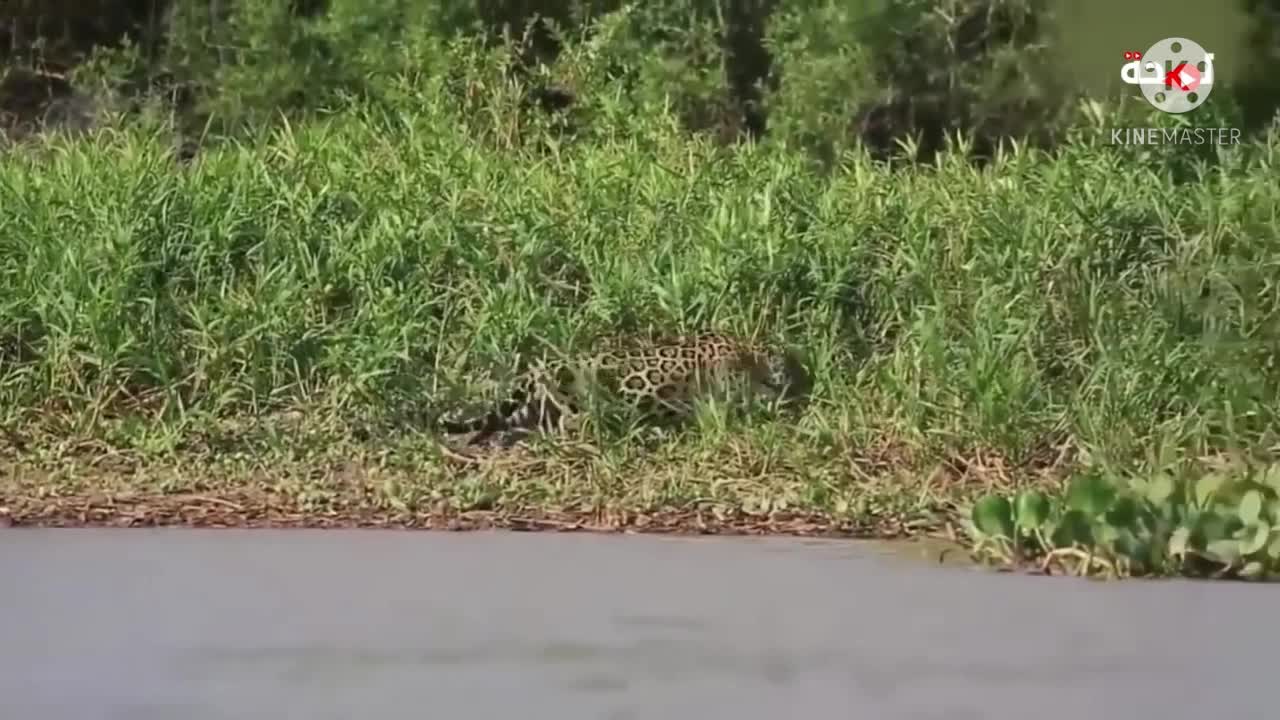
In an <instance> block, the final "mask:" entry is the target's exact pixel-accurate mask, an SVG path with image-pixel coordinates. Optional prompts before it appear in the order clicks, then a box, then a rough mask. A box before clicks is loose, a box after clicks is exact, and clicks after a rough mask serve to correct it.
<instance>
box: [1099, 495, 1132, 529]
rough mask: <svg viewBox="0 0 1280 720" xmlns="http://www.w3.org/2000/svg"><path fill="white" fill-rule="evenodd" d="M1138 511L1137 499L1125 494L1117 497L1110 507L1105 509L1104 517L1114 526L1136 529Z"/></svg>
mask: <svg viewBox="0 0 1280 720" xmlns="http://www.w3.org/2000/svg"><path fill="white" fill-rule="evenodd" d="M1139 512H1140V510H1139V507H1138V501H1137V500H1135V499H1134V498H1132V497H1130V496H1128V495H1125V496H1123V497H1120V498H1118V499H1117V500H1116V502H1115V504H1113V505H1112V506H1111V509H1110V510H1108V511H1107V515H1106V519H1107V522H1108V523H1109V524H1111V525H1112V526H1114V527H1117V528H1124V529H1126V530H1136V529H1137V527H1138V515H1139Z"/></svg>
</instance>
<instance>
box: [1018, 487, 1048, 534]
mask: <svg viewBox="0 0 1280 720" xmlns="http://www.w3.org/2000/svg"><path fill="white" fill-rule="evenodd" d="M1048 520H1049V498H1047V497H1045V496H1044V493H1041V492H1037V491H1035V490H1028V491H1025V492H1022V493H1019V494H1018V500H1017V503H1016V517H1015V521H1016V522H1017V524H1018V527H1019V528H1021V529H1022V530H1024V531H1025V530H1039V529H1040V528H1042V527H1044V524H1045V522H1047V521H1048Z"/></svg>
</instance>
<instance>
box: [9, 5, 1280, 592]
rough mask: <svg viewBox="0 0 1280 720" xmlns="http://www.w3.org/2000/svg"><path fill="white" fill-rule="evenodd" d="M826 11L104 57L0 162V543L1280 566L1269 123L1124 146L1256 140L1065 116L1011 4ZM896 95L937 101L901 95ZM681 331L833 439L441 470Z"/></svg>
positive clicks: (634, 446) (349, 27) (323, 24)
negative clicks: (863, 548)
mask: <svg viewBox="0 0 1280 720" xmlns="http://www.w3.org/2000/svg"><path fill="white" fill-rule="evenodd" d="M843 5H844V3H821V2H812V3H799V4H796V5H795V6H794V7H792V8H790V9H788V11H787V12H785V13H783V12H782V11H777V12H776V13H774V15H772V16H770V17H769V22H768V23H767V24H763V25H761V26H760V27H762V28H764V29H759V28H757V29H754V30H753V28H756V25H753V24H752V23H753V22H756V20H758V18H756V19H753V17H754V16H752V15H751V14H750V13H747V12H746V11H744V10H742V8H748V9H751V8H755V9H756V10H757V11H759V13H765V11H766V10H767V9H768V8H767V7H766V6H767V4H766V3H754V4H752V3H739V4H735V5H733V8H737V9H738V11H739V15H738V16H733V14H732V13H730V14H728V15H726V14H725V13H717V12H715V11H714V6H709V7H708V8H700V7H697V6H696V3H679V4H676V3H654V4H652V5H646V6H645V7H644V9H632V10H630V11H627V10H625V9H624V10H622V11H617V12H612V13H603V14H601V13H597V15H596V16H595V20H593V21H592V22H589V23H585V24H574V23H573V22H570V21H571V20H572V19H573V18H568V17H566V18H564V20H565V22H566V23H567V29H566V30H565V33H564V35H563V37H562V38H561V39H559V40H552V39H549V38H552V37H553V36H552V35H536V34H535V35H536V37H535V40H534V41H531V42H529V43H527V44H520V43H518V42H516V43H504V42H501V41H499V40H495V39H494V38H493V37H492V36H490V35H486V34H484V33H472V34H467V33H459V32H455V30H456V29H457V28H462V27H469V26H468V25H467V23H468V22H470V20H478V21H479V22H480V26H481V27H485V23H488V26H489V27H492V26H493V25H494V24H495V18H496V19H499V20H500V19H501V18H500V17H498V15H500V13H499V14H498V15H493V14H492V13H494V12H497V11H496V10H494V8H492V7H488V6H480V7H481V10H485V11H486V12H490V13H491V14H490V15H489V16H485V15H484V14H483V13H478V14H476V13H473V14H474V15H475V17H470V18H469V17H467V13H468V12H470V10H471V9H472V6H471V5H470V4H458V7H457V8H453V9H452V10H449V12H444V11H441V10H437V9H434V8H436V7H437V6H435V5H433V6H431V7H432V8H433V9H432V10H430V11H426V10H414V9H413V7H414V6H413V5H412V4H409V3H390V2H388V3H381V4H377V3H365V2H354V0H353V1H351V2H344V1H339V0H334V1H333V2H331V3H329V5H328V7H327V9H324V10H323V11H317V12H316V14H314V15H312V16H310V17H300V16H299V13H298V12H297V7H296V6H291V5H290V4H288V3H283V2H280V3H277V2H269V1H268V0H259V1H257V2H252V1H249V0H245V1H244V2H241V3H239V4H237V5H235V6H234V7H233V8H232V9H231V10H228V11H227V14H226V15H225V16H224V17H222V18H221V19H218V20H217V21H216V22H215V23H214V24H213V25H212V26H209V25H208V23H209V22H210V21H209V19H208V14H207V13H205V14H204V15H199V13H196V12H195V11H194V10H193V8H194V9H199V7H203V6H199V7H197V5H196V4H185V5H181V6H180V7H179V10H180V12H178V13H177V14H176V15H175V16H174V18H173V19H172V21H171V23H170V24H169V25H168V28H169V34H168V35H166V36H165V42H164V43H163V44H162V43H158V42H156V41H155V38H154V37H152V38H150V39H149V40H147V42H145V43H140V44H135V45H132V46H126V47H124V48H123V49H120V48H116V49H99V50H98V51H97V53H96V54H95V55H94V57H93V58H92V59H91V60H90V62H88V63H87V64H85V65H82V66H79V68H78V70H77V72H76V73H75V74H74V77H75V78H76V83H77V85H78V87H81V88H88V89H90V90H92V97H93V98H94V103H96V104H97V107H98V109H97V110H96V111H95V112H96V113H97V115H96V120H95V125H96V127H95V129H93V130H91V131H90V132H88V133H87V134H82V135H65V134H56V133H54V134H50V135H48V136H47V137H43V138H38V139H32V140H28V141H26V142H25V143H24V144H23V145H20V146H15V148H14V149H12V150H11V151H9V152H8V153H7V155H6V156H5V159H4V162H3V163H2V164H0V430H2V432H0V458H4V459H5V462H6V463H8V465H7V467H8V470H5V467H6V466H3V465H0V509H2V508H4V507H8V508H10V512H15V511H14V510H13V509H14V508H17V509H19V510H22V511H23V512H29V514H30V515H31V516H32V517H35V518H38V517H39V516H40V513H41V512H46V511H47V509H48V508H49V507H52V506H55V505H57V504H58V503H59V502H63V501H66V502H70V501H69V500H67V498H71V499H73V500H74V501H75V502H87V501H86V500H85V498H86V497H89V496H94V495H101V494H103V493H106V494H108V495H112V496H137V495H139V494H141V495H144V496H154V497H157V498H163V497H165V496H181V497H184V498H189V497H191V496H192V495H197V496H201V497H215V498H220V500H219V501H220V502H224V503H230V504H235V505H239V506H243V505H244V504H245V503H246V502H250V500H246V498H259V497H267V498H270V500H269V502H270V503H274V504H276V505H280V506H287V507H293V508H300V509H301V510H302V511H306V512H313V513H317V514H319V515H326V514H330V515H342V514H353V513H354V514H361V513H363V514H369V513H374V514H376V513H384V514H390V515H393V516H397V515H398V516H409V515H413V514H415V513H424V514H431V513H441V512H443V513H446V514H448V513H455V514H456V513H458V512H464V511H468V510H485V511H490V512H494V513H498V514H506V515H507V516H518V515H525V514H528V513H529V512H533V511H535V510H536V511H541V512H544V513H550V514H557V513H558V515H557V516H563V517H571V518H579V519H581V518H584V517H586V518H594V519H595V520H594V521H595V522H596V523H597V524H618V523H634V522H635V518H636V517H637V516H643V517H650V518H658V519H659V521H660V520H661V518H663V517H678V518H682V520H681V522H686V523H710V524H716V523H719V524H721V525H733V524H743V525H751V524H755V525H762V526H765V525H769V524H770V523H771V522H772V523H774V524H776V525H779V526H788V525H787V523H793V524H794V523H800V522H810V521H813V522H820V523H827V524H835V525H837V526H841V527H844V528H845V529H855V530H861V531H864V532H875V533H880V534H896V533H900V532H903V531H910V530H913V529H939V528H943V527H945V526H947V525H948V524H949V523H952V522H962V521H964V520H967V519H969V518H972V519H973V521H974V523H973V527H968V528H967V530H968V533H969V535H970V536H971V539H973V540H975V541H979V543H978V546H979V550H980V551H982V552H984V553H988V554H989V555H990V556H993V557H1000V558H1006V559H1008V558H1014V557H1029V558H1034V559H1047V560H1049V561H1053V560H1066V561H1071V560H1072V558H1079V557H1085V556H1087V555H1088V553H1090V552H1092V553H1095V556H1096V557H1097V558H1099V559H1098V560H1088V561H1085V562H1084V563H1083V566H1084V567H1086V568H1087V569H1093V570H1098V569H1105V570H1107V571H1114V572H1130V571H1146V572H1182V571H1192V570H1195V571H1201V570H1206V571H1209V572H1213V571H1216V570H1219V569H1221V568H1222V567H1223V563H1226V565H1228V566H1229V569H1230V570H1231V571H1238V570H1244V571H1245V574H1246V575H1249V576H1253V577H1262V576H1266V575H1267V574H1268V573H1269V572H1275V571H1277V570H1280V564H1278V563H1277V558H1278V557H1280V542H1277V538H1280V529H1273V526H1274V525H1276V524H1278V523H1280V500H1278V499H1277V497H1278V495H1277V492H1278V491H1280V487H1278V486H1277V482H1276V471H1275V467H1276V466H1275V465H1273V464H1271V463H1274V462H1275V461H1276V458H1275V453H1276V451H1277V450H1280V441H1278V439H1277V435H1276V431H1277V429H1278V428H1280V425H1278V424H1277V419H1278V415H1280V404H1278V403H1277V398H1280V357H1278V356H1280V314H1278V313H1280V232H1278V227H1280V219H1278V217H1277V210H1278V209H1280V183H1277V182H1276V178H1277V177H1278V176H1280V175H1278V172H1280V134H1278V133H1277V131H1276V129H1275V126H1274V125H1273V126H1270V127H1268V126H1265V125H1256V124H1255V125H1256V128H1255V126H1254V125H1250V126H1249V127H1250V128H1251V132H1250V133H1249V134H1248V135H1247V136H1246V138H1245V141H1244V142H1243V143H1242V144H1241V145H1238V146H1224V147H1210V146H1200V147H1196V148H1174V147H1169V146H1146V147H1132V146H1115V145H1110V144H1109V142H1108V133H1107V132H1105V130H1106V129H1107V128H1109V127H1114V126H1122V125H1125V124H1140V125H1147V126H1166V127H1174V126H1177V125H1178V124H1179V123H1188V122H1190V123H1194V124H1195V125H1203V126H1245V125H1246V123H1245V120H1246V118H1245V115H1247V114H1249V113H1252V112H1255V111H1254V110H1252V109H1250V108H1252V107H1253V105H1250V104H1249V103H1248V102H1245V101H1244V99H1241V98H1235V97H1232V95H1231V94H1230V93H1228V92H1225V91H1224V92H1221V93H1215V95H1214V96H1213V98H1211V100H1210V103H1209V104H1208V105H1206V106H1205V107H1204V108H1201V109H1200V111H1198V112H1197V113H1195V114H1193V117H1191V118H1190V119H1188V118H1178V117H1172V116H1158V115H1157V114H1154V112H1153V111H1151V112H1149V111H1148V110H1147V109H1146V107H1145V106H1143V105H1141V103H1100V102H1097V101H1089V102H1085V101H1081V100H1079V99H1077V98H1075V97H1073V96H1072V95H1071V94H1069V93H1065V92H1062V89H1061V88H1057V89H1053V88H1051V87H1050V86H1047V85H1045V84H1044V83H1046V82H1048V80H1047V78H1046V77H1045V76H1040V75H1037V71H1036V65H1035V63H1033V62H1028V61H1027V60H1026V56H1025V54H1024V55H1023V56H1022V57H1021V60H1020V62H1019V63H1017V64H1016V66H1015V65H1008V64H1006V63H1005V62H1004V60H1002V58H1004V57H1005V56H1006V54H1007V53H1009V52H1019V51H1020V49H1023V48H1026V47H1029V46H1032V45H1034V44H1035V42H1036V41H1037V40H1038V38H1040V37H1041V35H1042V34H1043V33H1044V32H1045V30H1044V28H1043V25H1044V23H1045V22H1046V21H1045V20H1043V19H1037V18H1040V17H1041V16H1040V15H1037V13H1042V11H1039V10H1036V7H1037V6H1034V5H1033V4H1028V3H1012V2H1006V3H994V4H992V5H994V6H996V7H997V9H998V10H999V11H1000V12H999V13H997V14H996V15H993V16H991V17H994V18H995V19H994V20H992V19H990V18H988V20H986V21H984V22H985V23H986V24H985V25H983V26H982V28H980V29H975V28H969V26H967V25H965V22H977V21H973V20H966V18H973V17H986V16H983V15H981V13H978V12H977V11H974V12H973V13H971V14H970V15H967V16H966V15H960V16H954V17H950V19H948V16H947V15H946V14H945V13H942V12H929V8H930V7H932V6H936V5H938V4H937V3H923V2H914V3H905V4H901V5H896V6H892V7H891V8H890V10H889V11H881V10H877V9H875V8H874V7H872V6H870V5H869V6H868V8H869V9H866V10H863V11H862V12H861V13H860V14H858V15H857V16H856V17H855V16H853V15H851V13H849V12H848V11H846V10H842V9H840V8H841V7H842V6H843ZM944 5H946V6H948V7H950V8H952V9H955V8H961V9H964V8H969V9H970V10H972V9H973V8H978V9H979V10H981V9H983V8H986V7H987V6H988V4H978V3H967V4H966V3H950V4H944ZM291 7H292V8H293V9H292V10H291ZM370 7H373V8H375V9H372V10H371V9H369V8H370ZM439 7H445V8H449V7H451V6H449V5H448V4H441V5H440V6H439ZM605 9H608V8H605ZM983 11H984V12H985V10H983ZM184 12H185V13H187V14H185V15H184V14H183V13H184ZM450 13H453V14H450ZM744 13H745V14H744ZM912 13H915V14H912ZM766 14H767V13H766ZM201 18H203V19H201ZM201 23H205V24H204V25H202V24H201ZM886 28H899V29H902V30H903V31H902V32H901V33H899V34H896V35H894V34H892V33H887V32H885V29H886ZM966 28H968V29H966ZM980 30H981V31H980ZM214 31H216V32H214ZM211 33H212V34H211ZM217 33H223V34H224V37H222V39H221V40H220V39H218V36H217ZM733 33H738V34H737V35H733ZM752 33H755V34H756V35H759V36H760V42H759V43H758V48H757V49H759V50H760V51H761V52H762V53H764V54H763V55H758V56H757V57H756V58H755V60H754V61H749V60H747V59H743V57H744V55H743V53H745V51H742V50H741V48H744V47H745V48H750V47H753V45H752V41H751V38H752V37H754V36H753V34H752ZM721 36H733V37H735V38H738V39H737V40H735V41H733V42H729V45H728V46H729V48H730V52H729V53H727V55H728V56H730V59H729V60H726V59H725V57H726V53H722V52H721V51H720V49H719V42H720V41H719V39H718V38H719V37H721ZM978 37H981V38H985V39H983V40H981V41H978V40H972V42H970V43H969V44H965V43H964V42H956V39H957V38H959V39H961V40H965V39H971V38H978ZM539 38H540V39H539ZM744 38H745V39H744ZM233 40H234V42H232V41H233ZM735 42H737V43H739V45H735V44H734V43H735ZM895 43H897V44H896V45H895ZM735 48H737V49H738V51H739V52H738V55H737V56H736V58H737V59H734V57H735V56H734V51H735ZM765 48H767V49H768V52H764V50H763V49H765ZM1025 52H1030V51H1025ZM761 58H764V60H767V62H765V63H764V65H763V66H764V67H765V71H764V72H763V73H761V72H759V69H760V67H761V62H762V60H761ZM747 66H751V67H755V69H756V71H755V75H756V76H758V77H757V79H759V80H761V83H759V84H758V85H752V84H751V83H749V82H746V81H741V80H739V79H736V78H737V75H735V72H738V70H735V68H742V67H747ZM907 66H913V67H914V68H915V70H921V69H922V68H926V67H932V68H934V69H935V71H936V72H934V73H933V74H925V75H922V76H920V77H917V78H916V82H918V83H920V84H919V85H917V86H914V87H910V88H908V92H896V93H895V92H894V91H893V90H892V86H893V83H892V82H891V81H892V80H893V78H892V77H890V76H889V75H887V74H886V73H888V72H889V71H890V70H891V69H893V68H898V70H899V71H900V72H903V73H904V76H912V73H913V72H915V70H912V69H911V68H908V67H907ZM1015 67H1016V69H1017V73H1016V74H1013V70H1012V68H1015ZM904 68H905V69H904ZM922 72H923V71H922ZM741 73H745V74H746V75H748V76H750V75H751V74H752V71H750V70H741ZM916 75H920V73H916ZM898 87H901V86H898ZM1050 90H1052V92H1051V91H1050ZM86 92H87V91H86ZM946 127H957V128H959V129H960V130H961V131H966V132H967V135H966V134H965V132H962V133H961V135H960V136H958V137H953V138H952V139H951V140H949V141H948V140H947V138H946V137H945V136H944V135H943V134H942V130H943V129H944V128H946ZM913 133H915V139H912V134H913ZM1012 138H1019V139H1020V141H1017V140H1011V139H1012ZM703 329H718V330H724V331H730V332H736V333H740V334H744V335H759V336H763V337H767V338H769V339H771V340H776V341H778V342H782V343H785V344H787V345H790V346H792V347H794V348H797V349H798V350H800V351H801V352H802V354H803V355H804V357H805V358H806V360H807V362H808V364H809V366H810V367H811V369H812V370H813V372H814V374H815V380H816V385H815V388H814V394H813V401H812V402H811V404H810V405H809V406H808V407H807V408H806V409H805V410H804V412H803V413H802V414H801V415H800V416H799V417H794V418H788V417H776V416H773V415H771V414H769V413H765V412H760V413H753V414H748V415H746V416H742V415H735V414H732V413H728V412H725V411H723V409H718V408H714V407H712V408H708V410H707V412H706V413H704V414H703V415H701V416H700V417H699V419H698V422H697V423H696V425H695V426H694V427H691V428H688V429H687V430H685V431H682V432H678V433H675V434H674V435H671V436H666V437H653V436H648V435H635V434H628V433H626V432H625V431H624V430H619V429H617V428H609V427H602V428H601V429H598V430H594V431H592V433H591V434H590V435H589V436H588V437H587V438H586V439H585V441H583V442H579V441H559V442H549V443H542V444H538V445H537V446H535V447H534V448H533V449H532V450H530V451H529V452H528V453H526V454H521V455H518V457H516V458H515V459H505V460H503V459H499V460H494V461H492V462H489V461H483V462H480V463H474V464H465V463H464V464H461V465H460V464H458V463H456V462H454V461H453V460H452V459H451V457H450V456H449V455H448V454H447V453H443V452H442V451H441V450H440V449H439V447H438V446H437V444H436V443H435V435H434V433H433V431H432V429H431V426H430V420H431V418H432V417H433V416H434V414H435V413H437V412H439V411H440V410H442V409H444V408H446V407H448V406H450V405H451V404H452V403H455V402H456V401H458V400H459V399H460V398H462V397H463V396H465V395H467V394H474V393H476V392H481V393H483V392H485V391H486V389H487V388H488V387H489V386H490V385H491V384H492V383H493V381H495V379H501V377H502V376H503V375H504V374H505V373H507V372H509V371H511V370H513V369H514V367H513V366H514V364H515V363H516V362H517V360H518V359H519V356H524V357H527V356H528V355H530V354H533V353H538V352H541V351H543V350H544V349H545V348H546V347H547V346H548V345H549V346H551V347H553V348H556V349H559V350H564V351H569V350H577V349H585V348H588V347H590V346H591V344H593V342H594V341H596V340H599V339H602V338H607V337H612V336H616V335H650V334H669V333H675V332H693V331H698V330H703ZM584 442H585V444H584ZM1227 459H1229V461H1228V460H1227ZM1268 468H1270V469H1268ZM1152 478H1156V480H1153V479H1152ZM1206 478H1208V479H1206ZM1153 487H1154V489H1153ZM1131 488H1132V489H1131ZM993 491H994V492H996V493H997V494H996V495H992V496H990V497H987V498H985V499H982V500H981V501H980V502H977V504H976V505H975V506H974V507H973V511H972V513H970V512H969V511H968V510H967V508H968V507H969V506H970V505H971V504H972V503H973V501H975V500H977V499H978V498H980V497H981V496H983V495H984V494H985V493H988V492H993ZM252 501H253V502H257V500H252ZM263 502H267V501H263ZM32 508H36V509H37V510H32ZM40 508H44V510H39V509H40ZM814 518H819V519H820V520H813V519H814ZM1231 542H1234V543H1235V545H1232V546H1231V547H1232V548H1235V549H1234V550H1231V549H1229V548H1228V547H1227V545H1228V543H1231ZM1215 543H1216V544H1215ZM1055 548H1059V549H1062V551H1061V552H1057V553H1056V554H1055V553H1054V552H1053V551H1054V549H1055ZM1063 548H1065V549H1063ZM1073 548H1074V549H1073ZM1196 553H1199V555H1204V556H1207V557H1208V558H1209V560H1208V561H1206V562H1207V565H1206V564H1205V563H1201V562H1198V561H1197V562H1191V561H1188V560H1186V557H1187V556H1190V555H1196ZM1199 555H1196V556H1197V557H1199ZM1214 560H1217V561H1219V562H1217V564H1215V563H1214V562H1213V561H1214Z"/></svg>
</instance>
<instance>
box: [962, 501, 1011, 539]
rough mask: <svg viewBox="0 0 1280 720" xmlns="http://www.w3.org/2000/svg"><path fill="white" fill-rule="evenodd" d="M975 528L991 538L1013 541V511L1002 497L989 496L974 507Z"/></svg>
mask: <svg viewBox="0 0 1280 720" xmlns="http://www.w3.org/2000/svg"><path fill="white" fill-rule="evenodd" d="M972 519H973V526H974V527H975V528H977V529H978V532H980V533H982V534H983V535H988V536H990V537H1003V538H1007V539H1010V540H1012V539H1013V509H1012V508H1011V507H1010V505H1009V501H1008V500H1007V499H1006V498H1005V497H1004V496H1002V495H987V496H986V497H984V498H982V499H981V500H979V501H978V502H977V504H975V505H974V506H973V513H972Z"/></svg>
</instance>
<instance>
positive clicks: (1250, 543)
mask: <svg viewBox="0 0 1280 720" xmlns="http://www.w3.org/2000/svg"><path fill="white" fill-rule="evenodd" d="M1270 539H1271V526H1270V525H1268V524H1266V523H1265V522H1263V523H1258V524H1256V525H1253V526H1251V527H1248V528H1246V533H1245V537H1244V538H1242V540H1241V542H1240V552H1241V553H1243V554H1245V555H1252V554H1254V553H1256V552H1258V551H1259V550H1261V549H1262V548H1264V547H1266V546H1267V541H1268V540H1270Z"/></svg>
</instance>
